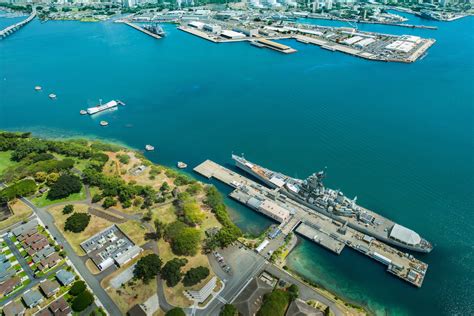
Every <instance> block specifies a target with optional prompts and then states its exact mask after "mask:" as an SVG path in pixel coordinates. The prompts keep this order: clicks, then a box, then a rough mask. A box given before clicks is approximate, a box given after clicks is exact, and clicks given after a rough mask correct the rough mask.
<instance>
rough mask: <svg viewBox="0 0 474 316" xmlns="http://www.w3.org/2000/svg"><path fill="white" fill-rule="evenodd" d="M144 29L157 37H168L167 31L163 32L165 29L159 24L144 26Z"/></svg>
mask: <svg viewBox="0 0 474 316" xmlns="http://www.w3.org/2000/svg"><path fill="white" fill-rule="evenodd" d="M143 28H144V29H145V30H147V31H149V32H151V33H153V34H156V35H159V36H161V37H164V36H165V35H166V33H165V31H164V30H163V28H162V27H161V26H159V25H158V24H156V23H154V24H147V25H145V26H143Z"/></svg>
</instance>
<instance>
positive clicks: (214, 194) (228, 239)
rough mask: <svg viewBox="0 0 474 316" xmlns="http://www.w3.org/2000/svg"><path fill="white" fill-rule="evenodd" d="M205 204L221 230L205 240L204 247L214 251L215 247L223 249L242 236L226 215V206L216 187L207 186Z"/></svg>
mask: <svg viewBox="0 0 474 316" xmlns="http://www.w3.org/2000/svg"><path fill="white" fill-rule="evenodd" d="M205 203H206V204H207V205H208V206H209V207H210V208H211V209H212V212H213V213H214V215H215V216H216V218H217V220H218V221H219V222H220V223H221V224H222V228H221V229H220V230H219V232H218V233H217V234H215V235H214V236H212V237H209V238H208V239H207V240H206V247H207V248H209V249H215V248H217V247H221V248H225V247H227V246H228V245H230V244H231V243H233V242H234V241H236V240H237V238H239V237H240V236H242V232H241V231H240V229H239V228H238V227H237V226H236V225H235V224H234V223H233V222H232V220H231V218H230V216H229V214H228V213H227V209H226V206H225V204H224V201H223V200H222V196H221V195H220V193H219V191H217V189H216V187H214V186H209V187H207V188H206V200H205Z"/></svg>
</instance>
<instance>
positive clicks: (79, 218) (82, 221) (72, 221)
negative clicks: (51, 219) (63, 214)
mask: <svg viewBox="0 0 474 316" xmlns="http://www.w3.org/2000/svg"><path fill="white" fill-rule="evenodd" d="M90 220H91V216H90V215H89V214H87V213H74V214H72V215H71V216H69V217H68V218H67V219H66V223H65V225H64V229H65V230H68V231H71V232H73V233H80V232H82V231H84V229H86V227H87V225H89V221H90Z"/></svg>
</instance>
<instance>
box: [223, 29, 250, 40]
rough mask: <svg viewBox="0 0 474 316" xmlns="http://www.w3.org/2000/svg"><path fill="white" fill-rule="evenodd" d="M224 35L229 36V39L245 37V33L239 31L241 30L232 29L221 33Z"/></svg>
mask: <svg viewBox="0 0 474 316" xmlns="http://www.w3.org/2000/svg"><path fill="white" fill-rule="evenodd" d="M221 36H222V37H225V38H228V39H242V38H245V34H242V33H239V32H234V31H231V30H223V31H222V33H221Z"/></svg>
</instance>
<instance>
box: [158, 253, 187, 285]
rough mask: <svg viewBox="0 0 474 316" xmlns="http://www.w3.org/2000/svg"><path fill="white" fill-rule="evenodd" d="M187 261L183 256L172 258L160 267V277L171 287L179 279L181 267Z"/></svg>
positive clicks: (181, 275)
mask: <svg viewBox="0 0 474 316" xmlns="http://www.w3.org/2000/svg"><path fill="white" fill-rule="evenodd" d="M186 263H188V260H187V259H185V258H173V259H171V260H170V261H168V262H167V263H166V264H165V265H164V266H163V269H161V278H162V279H163V280H165V281H166V285H168V286H169V287H173V286H175V285H176V284H178V283H179V281H181V278H182V277H183V274H182V273H181V268H182V267H184V266H185V265H186Z"/></svg>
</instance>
